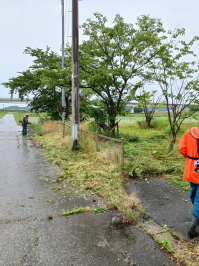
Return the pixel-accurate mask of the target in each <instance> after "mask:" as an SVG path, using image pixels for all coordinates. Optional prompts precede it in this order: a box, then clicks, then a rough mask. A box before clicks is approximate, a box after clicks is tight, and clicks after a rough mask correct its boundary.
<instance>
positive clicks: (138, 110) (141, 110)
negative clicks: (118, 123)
mask: <svg viewBox="0 0 199 266" xmlns="http://www.w3.org/2000/svg"><path fill="white" fill-rule="evenodd" d="M142 112H143V108H142V107H134V113H135V114H140V113H142Z"/></svg>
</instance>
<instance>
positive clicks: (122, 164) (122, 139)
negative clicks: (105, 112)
mask: <svg viewBox="0 0 199 266" xmlns="http://www.w3.org/2000/svg"><path fill="white" fill-rule="evenodd" d="M121 141H122V163H121V166H122V167H123V166H124V138H121Z"/></svg>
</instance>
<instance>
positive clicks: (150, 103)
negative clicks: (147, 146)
mask: <svg viewBox="0 0 199 266" xmlns="http://www.w3.org/2000/svg"><path fill="white" fill-rule="evenodd" d="M156 93H157V90H153V91H146V90H145V89H144V88H141V89H138V91H137V95H136V96H135V100H136V101H138V107H142V110H143V111H144V115H145V118H146V123H147V126H148V127H150V125H151V121H152V119H153V115H154V113H155V110H156V109H158V108H160V109H161V108H162V107H163V104H164V102H161V98H162V96H159V97H155V94H156Z"/></svg>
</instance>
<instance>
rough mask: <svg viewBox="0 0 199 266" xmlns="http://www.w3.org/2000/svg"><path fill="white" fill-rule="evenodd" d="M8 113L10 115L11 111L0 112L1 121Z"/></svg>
mask: <svg viewBox="0 0 199 266" xmlns="http://www.w3.org/2000/svg"><path fill="white" fill-rule="evenodd" d="M8 113H9V111H4V110H0V119H1V118H2V117H4V116H5V115H6V114H8Z"/></svg>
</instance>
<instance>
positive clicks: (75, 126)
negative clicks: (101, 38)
mask: <svg viewBox="0 0 199 266" xmlns="http://www.w3.org/2000/svg"><path fill="white" fill-rule="evenodd" d="M78 1H79V0H72V149H75V147H76V146H77V145H78V141H79V120H80V118H79V21H78Z"/></svg>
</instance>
